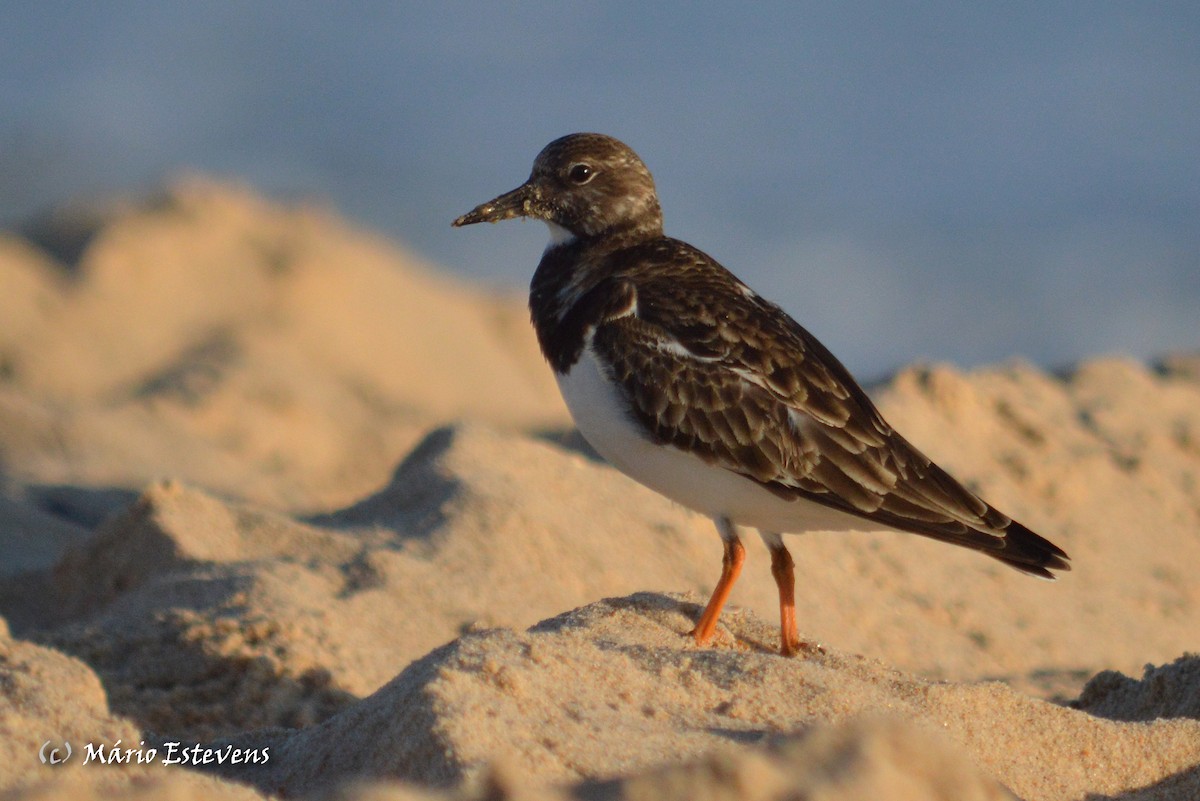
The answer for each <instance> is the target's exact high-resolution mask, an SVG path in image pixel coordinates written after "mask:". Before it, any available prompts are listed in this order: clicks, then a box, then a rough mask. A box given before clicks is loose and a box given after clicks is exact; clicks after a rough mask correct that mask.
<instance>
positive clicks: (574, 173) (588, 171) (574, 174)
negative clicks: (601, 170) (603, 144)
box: [567, 164, 596, 186]
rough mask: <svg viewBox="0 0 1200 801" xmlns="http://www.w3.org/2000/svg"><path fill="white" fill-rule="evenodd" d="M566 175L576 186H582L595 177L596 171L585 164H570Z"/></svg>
mask: <svg viewBox="0 0 1200 801" xmlns="http://www.w3.org/2000/svg"><path fill="white" fill-rule="evenodd" d="M567 177H568V178H570V179H571V183H573V184H575V185H576V186H583V185H584V184H586V183H587V182H588V181H590V180H592V179H593V178H595V177H596V171H595V170H593V169H592V168H591V166H589V165H587V164H572V165H571V169H570V170H569V171H568V172H567Z"/></svg>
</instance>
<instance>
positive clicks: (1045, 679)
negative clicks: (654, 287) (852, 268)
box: [0, 176, 1200, 799]
mask: <svg viewBox="0 0 1200 801" xmlns="http://www.w3.org/2000/svg"><path fill="white" fill-rule="evenodd" d="M28 234H29V235H28V236H27V237H22V236H19V235H17V234H7V235H4V236H0V282H2V283H3V285H4V286H5V288H6V290H9V291H8V293H7V294H6V295H5V297H4V298H3V299H0V306H2V307H3V311H4V313H3V314H0V490H2V492H0V615H2V616H3V617H2V618H0V619H6V620H7V625H6V627H5V628H4V629H3V631H2V632H0V633H2V634H3V637H0V727H3V731H4V732H5V733H6V735H7V736H6V741H5V744H4V745H3V750H2V751H0V792H5V791H8V792H11V793H14V794H15V795H13V796H12V797H16V798H26V797H27V798H51V797H62V796H64V795H70V796H72V797H77V798H87V797H91V795H94V796H95V797H122V796H123V797H128V798H150V797H175V798H191V797H230V798H233V797H238V798H250V797H262V796H263V795H264V794H266V795H271V794H274V793H278V792H285V793H286V794H287V795H288V796H290V797H295V796H302V797H303V796H309V797H347V798H350V797H362V798H463V799H466V798H496V797H507V798H526V799H535V798H631V799H632V798H664V799H674V798H679V799H683V798H701V797H711V798H729V799H758V798H762V799H768V798H786V797H795V795H796V794H797V793H807V794H808V795H807V796H805V797H811V798H829V799H844V798H858V797H868V796H870V797H879V796H881V795H883V794H886V795H887V797H891V798H899V799H903V798H943V797H944V798H1003V797H1009V796H1008V792H1009V791H1012V792H1015V793H1016V794H1017V795H1018V796H1019V797H1021V798H1027V799H1034V798H1037V799H1075V798H1085V797H1086V798H1115V797H1121V798H1137V799H1154V798H1162V799H1177V798H1179V799H1182V798H1192V797H1195V795H1196V794H1197V793H1198V792H1200V789H1198V785H1197V781H1198V780H1197V775H1198V774H1197V771H1198V770H1200V769H1198V768H1197V765H1200V753H1197V746H1196V744H1197V743H1198V742H1200V737H1198V736H1197V734H1200V732H1198V731H1197V729H1196V726H1197V723H1196V718H1197V711H1196V703H1195V699H1196V698H1197V697H1200V690H1198V689H1197V687H1198V684H1197V682H1200V672H1198V671H1197V669H1196V659H1197V658H1196V657H1195V656H1189V655H1187V652H1188V651H1194V650H1195V647H1196V646H1195V643H1196V642H1197V641H1198V640H1200V637H1198V636H1197V635H1200V629H1198V625H1200V624H1197V623H1196V621H1197V620H1200V615H1198V614H1197V613H1198V612H1200V609H1198V606H1200V586H1198V585H1197V584H1196V582H1195V581H1194V580H1192V574H1193V573H1194V571H1193V570H1192V569H1191V567H1190V566H1191V565H1194V564H1197V563H1200V356H1196V355H1189V354H1177V355H1174V356H1171V357H1168V358H1164V359H1163V360H1162V362H1161V363H1159V364H1155V365H1145V364H1140V363H1137V362H1133V361H1130V360H1126V359H1121V358H1116V357H1102V358H1096V359H1093V360H1089V361H1086V362H1083V363H1081V364H1079V365H1077V366H1075V367H1073V368H1071V369H1070V370H1067V371H1062V372H1060V373H1050V372H1047V371H1045V370H1042V369H1039V368H1037V367H1035V366H1032V365H1029V364H1025V363H1021V362H1019V361H1014V362H1011V363H1008V364H1004V365H999V366H994V367H987V368H981V369H978V370H973V371H967V372H964V371H960V370H957V369H955V368H952V367H948V366H940V365H934V366H914V367H910V368H906V369H905V370H902V371H901V372H899V373H898V374H897V375H896V376H894V377H892V378H890V379H889V380H888V381H886V382H884V383H882V384H881V385H880V386H878V387H875V388H873V389H872V394H873V396H874V397H876V398H877V400H878V401H879V403H880V406H881V408H882V409H883V411H884V414H885V416H887V417H888V418H889V420H891V421H892V422H893V423H894V424H895V425H896V426H897V427H898V428H899V429H900V430H901V431H903V432H904V433H905V435H906V436H907V437H908V438H909V439H910V440H912V441H913V442H914V443H916V444H917V445H918V446H919V447H920V448H921V449H922V450H924V451H926V452H927V453H928V454H929V455H930V456H932V457H933V458H934V459H935V460H937V461H938V462H939V463H941V464H943V465H944V466H946V467H947V468H949V469H950V470H951V471H952V472H954V473H955V474H956V475H958V476H959V477H960V478H962V479H963V480H965V481H967V482H968V483H969V485H970V486H972V487H974V488H976V489H977V490H979V491H980V492H981V494H983V495H984V496H985V497H987V498H988V499H989V500H990V501H992V502H993V503H995V504H996V505H997V506H999V507H1000V508H1001V509H1003V510H1004V511H1006V512H1008V513H1010V514H1012V515H1013V516H1014V517H1016V518H1018V519H1020V520H1022V521H1023V522H1025V523H1026V524H1027V525H1029V526H1031V527H1032V528H1034V529H1035V530H1037V531H1039V532H1040V533H1042V534H1043V535H1045V536H1047V537H1049V538H1050V539H1052V540H1054V541H1055V542H1057V543H1059V544H1060V545H1062V546H1063V547H1064V548H1065V549H1066V550H1067V551H1068V552H1069V553H1070V554H1071V556H1072V558H1073V564H1074V570H1073V571H1072V572H1071V573H1068V574H1066V575H1065V576H1063V578H1062V579H1061V580H1060V581H1058V582H1054V583H1047V582H1038V581H1033V580H1030V579H1028V578H1026V577H1023V576H1020V575H1018V574H1016V573H1015V572H1014V571H1011V570H1009V569H1007V568H1005V567H1004V566H1002V565H999V564H998V563H994V562H992V561H991V560H988V559H986V558H984V557H981V556H979V555H977V554H973V553H969V552H967V551H962V550H958V549H954V548H950V547H947V546H945V545H942V544H938V543H933V542H928V541H925V540H922V539H920V538H917V537H911V536H905V535H899V534H882V533H881V534H862V535H830V534H820V533H817V534H811V535H807V536H804V537H797V538H790V539H789V540H788V543H789V546H790V547H791V549H792V552H793V554H794V556H795V559H796V563H797V568H798V588H797V589H798V592H797V606H798V610H799V618H800V626H801V633H802V635H804V636H806V637H807V638H809V639H811V640H816V641H820V642H821V643H822V644H823V646H824V651H823V653H817V654H812V655H810V656H809V657H808V658H806V659H801V660H784V659H781V658H780V657H778V656H777V655H775V654H773V653H772V652H771V648H772V647H773V643H774V642H775V637H776V635H775V629H774V625H775V624H774V616H775V613H776V608H775V590H774V585H773V583H772V582H771V580H770V576H769V570H768V565H769V559H768V558H767V555H766V554H765V552H764V551H763V549H762V547H761V546H760V545H758V544H757V543H756V542H755V541H754V539H755V538H752V537H750V538H747V545H748V549H749V559H748V562H747V566H746V570H745V572H744V573H743V577H742V580H741V582H740V584H739V585H738V587H737V588H736V590H735V594H734V597H733V604H734V607H733V608H732V609H730V610H729V611H728V612H727V613H726V616H725V617H724V618H723V624H722V627H721V629H720V633H719V635H718V639H717V643H716V647H714V648H712V649H697V648H695V646H694V645H692V644H691V643H690V641H689V640H688V639H687V637H686V636H685V633H686V631H687V630H688V628H689V627H690V625H691V621H693V620H694V618H695V616H696V615H697V614H698V611H699V605H700V604H701V603H702V601H703V599H704V597H705V595H706V593H707V592H708V591H709V590H710V589H711V586H712V583H713V581H714V580H715V578H716V574H717V572H718V569H719V563H720V546H719V543H718V542H717V538H716V537H715V535H714V533H713V530H712V527H711V524H710V523H709V522H708V521H705V520H703V519H701V518H699V517H697V516H695V515H693V514H691V513H689V512H687V511H686V510H683V509H681V508H679V507H677V506H674V505H672V504H671V503H669V502H667V501H666V500H664V499H662V498H660V497H658V496H656V495H654V494H653V493H651V492H649V491H648V490H645V489H644V488H642V487H640V486H638V485H636V484H634V483H632V482H631V481H629V480H628V479H626V478H625V477H623V476H622V475H620V474H619V473H617V472H615V471H614V470H612V469H611V468H609V467H608V466H606V465H605V464H603V463H602V462H601V461H599V460H598V459H596V458H595V457H594V455H592V454H591V453H590V451H589V450H588V449H587V448H586V447H585V446H583V445H582V444H581V443H580V442H579V440H578V438H577V436H575V435H573V434H572V433H571V432H570V426H569V422H568V420H567V418H566V416H565V412H564V411H563V409H562V405H561V401H560V400H559V399H558V397H557V393H556V390H555V388H554V386H553V381H552V380H551V378H550V375H549V371H548V370H546V369H545V368H544V366H543V365H542V364H541V363H540V357H539V356H538V355H537V352H536V347H535V345H534V343H533V339H532V334H531V332H530V331H529V328H528V325H527V323H526V312H525V310H524V308H523V302H522V301H521V300H520V299H519V298H513V297H507V296H503V295H498V294H495V293H489V292H487V291H484V290H480V289H477V288H474V287H469V286H464V285H462V284H460V283H457V282H455V281H453V280H450V279H447V278H444V277H442V276H440V275H438V274H437V273H436V272H435V271H433V270H432V269H431V268H429V267H427V266H425V265H421V264H418V263H416V262H415V261H414V260H413V259H412V258H411V257H410V256H407V255H406V254H404V253H403V252H402V251H400V250H399V249H397V248H395V247H394V246H392V245H390V244H388V243H386V242H383V241H381V240H379V239H378V238H376V237H373V236H372V235H370V234H368V233H364V232H362V231H358V230H356V229H354V228H353V227H351V226H349V225H347V224H346V223H344V222H342V221H341V220H339V219H337V217H336V215H333V214H332V213H331V212H328V211H326V210H323V209H321V208H319V207H316V206H314V205H313V204H311V203H308V204H301V205H296V206H290V207H287V206H281V205H278V204H275V203H272V202H270V201H267V200H265V199H263V198H261V197H258V196H256V195H255V194H254V193H253V192H252V191H250V190H248V189H246V188H245V187H241V186H236V185H229V184H225V183H221V182H217V181H213V180H211V179H206V178H201V177H197V176H189V177H187V178H185V179H182V180H180V181H178V182H176V183H174V184H172V185H170V186H169V187H168V188H166V189H165V190H163V191H162V192H161V193H158V194H156V195H154V196H152V197H150V198H148V199H144V200H132V201H129V200H127V201H121V202H114V203H107V204H99V205H97V206H94V207H85V208H83V209H82V210H81V209H78V208H76V209H74V210H66V211H63V212H60V214H59V215H58V216H57V217H53V218H50V219H48V220H47V221H43V223H42V224H41V225H40V226H38V227H36V228H31V229H30V230H29V232H28ZM601 599H604V600H601ZM1138 677H1140V678H1138ZM1068 702H1069V703H1068ZM48 738H62V739H70V740H77V741H80V742H83V741H85V740H88V739H92V740H96V741H106V742H111V741H113V740H115V739H122V740H123V741H124V742H130V741H132V740H137V741H139V742H140V741H141V740H142V739H144V738H150V741H152V742H157V741H161V740H162V738H176V739H179V740H183V741H195V742H202V743H205V744H208V745H211V744H219V743H226V744H237V745H238V746H239V747H245V748H262V747H268V746H269V747H270V748H271V749H272V753H273V754H274V755H275V758H274V759H273V760H272V761H271V762H269V763H268V764H266V765H262V766H258V767H256V768H254V769H250V768H239V769H237V770H235V769H233V768H227V767H222V768H221V770H220V771H218V772H216V773H213V772H212V768H211V766H210V767H209V768H207V769H206V770H203V771H197V770H192V769H189V770H184V769H181V768H178V767H170V768H162V767H161V766H158V767H155V766H121V767H117V766H103V767H99V768H95V767H92V766H88V767H82V766H73V767H70V768H68V769H66V770H54V769H52V768H49V767H46V766H43V765H41V764H40V762H39V761H38V760H37V753H38V749H39V748H41V745H42V743H43V742H46V741H47V739H48ZM239 770H240V771H241V772H240V773H239V772H238V771H239ZM362 782H365V784H362ZM398 782H399V783H398ZM1004 787H1007V788H1008V790H1005V789H1003V788H1004ZM947 788H952V789H947ZM89 794H90V795H89Z"/></svg>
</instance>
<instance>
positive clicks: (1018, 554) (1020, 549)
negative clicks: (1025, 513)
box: [988, 520, 1071, 581]
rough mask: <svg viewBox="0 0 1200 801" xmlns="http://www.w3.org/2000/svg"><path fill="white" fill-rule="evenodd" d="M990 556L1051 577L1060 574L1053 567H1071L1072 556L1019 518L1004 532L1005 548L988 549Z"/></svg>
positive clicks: (1025, 571) (1024, 569)
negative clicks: (1000, 549) (1024, 524)
mask: <svg viewBox="0 0 1200 801" xmlns="http://www.w3.org/2000/svg"><path fill="white" fill-rule="evenodd" d="M988 556H991V557H994V558H996V559H999V560H1000V561H1001V562H1003V563H1004V564H1006V565H1008V566H1009V567H1012V568H1015V569H1017V570H1020V571H1021V572H1022V573H1027V574H1029V575H1031V576H1036V577H1037V578H1042V579H1048V580H1050V581H1054V580H1055V579H1056V578H1057V576H1055V575H1054V573H1053V572H1051V571H1054V570H1058V571H1062V572H1064V573H1065V572H1067V571H1069V570H1070V569H1071V557H1070V556H1067V552H1066V551H1064V550H1063V549H1062V548H1059V547H1058V546H1057V545H1055V544H1054V543H1052V542H1051V541H1050V540H1048V539H1046V538H1045V537H1041V536H1038V535H1037V534H1034V533H1033V532H1032V531H1030V530H1029V529H1027V528H1025V526H1023V525H1021V524H1020V523H1018V522H1016V521H1015V520H1014V521H1013V522H1012V523H1010V524H1009V526H1008V529H1007V530H1006V531H1005V533H1004V550H1002V551H988Z"/></svg>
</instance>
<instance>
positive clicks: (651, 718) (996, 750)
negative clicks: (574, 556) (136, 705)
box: [242, 594, 1200, 799]
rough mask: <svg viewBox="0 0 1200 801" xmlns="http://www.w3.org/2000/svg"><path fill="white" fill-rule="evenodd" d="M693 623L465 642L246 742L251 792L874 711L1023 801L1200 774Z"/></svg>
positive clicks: (1022, 714)
mask: <svg viewBox="0 0 1200 801" xmlns="http://www.w3.org/2000/svg"><path fill="white" fill-rule="evenodd" d="M698 611H699V610H698V608H696V607H695V606H694V605H692V604H690V603H681V602H680V600H679V599H677V598H675V597H668V596H661V595H650V594H642V595H636V596H632V597H629V598H619V599H609V600H607V601H602V602H599V603H596V604H592V605H589V606H587V607H584V608H582V609H579V610H576V611H575V612H571V613H569V614H566V615H563V616H561V617H558V618H554V619H552V620H549V621H546V622H544V623H542V624H540V625H539V626H537V627H535V628H534V629H532V630H530V631H528V632H526V633H523V634H521V633H517V632H513V631H510V630H503V629H498V630H492V631H487V632H481V633H478V634H475V635H471V636H468V637H464V638H463V639H461V640H458V641H456V642H455V643H453V644H452V645H450V646H447V647H445V648H442V649H439V650H437V651H435V652H433V653H432V654H430V655H429V656H428V657H425V658H424V659H421V660H419V661H418V662H416V663H414V664H413V665H412V666H411V667H410V668H408V669H407V670H405V671H404V673H402V674H401V675H400V676H398V677H397V678H396V679H395V680H394V681H392V682H391V683H389V684H388V685H387V686H385V687H384V688H383V689H381V690H380V691H379V692H378V693H376V694H375V695H373V696H371V697H370V698H368V699H366V700H364V701H363V702H361V703H359V704H357V705H355V706H354V707H351V708H350V709H347V710H346V711H344V712H342V713H341V714H339V715H337V716H336V717H334V718H331V719H330V720H328V721H326V722H325V723H323V724H321V725H318V726H313V727H311V728H308V729H306V730H304V731H300V732H293V733H280V734H266V735H259V736H257V737H255V736H251V737H250V738H248V741H247V742H246V743H243V744H252V745H254V746H255V747H262V746H263V745H264V744H269V745H270V746H271V750H272V752H273V753H277V754H278V757H277V758H276V759H273V760H272V762H271V764H270V765H268V766H263V767H264V769H262V770H261V771H260V770H259V769H258V768H255V769H253V770H252V771H251V772H250V773H248V774H242V775H243V778H245V777H247V776H253V781H255V782H256V783H261V786H264V787H265V788H267V789H270V790H282V791H284V792H295V791H296V790H298V789H300V788H311V787H313V786H315V785H317V784H320V783H324V782H331V781H337V780H338V779H340V778H345V777H349V776H360V775H364V774H365V775H374V776H378V775H396V776H399V777H402V778H407V779H415V780H417V781H420V782H422V783H433V784H445V783H452V782H456V781H459V780H461V779H463V778H465V777H468V776H470V775H471V774H473V773H477V772H478V771H479V770H480V769H481V768H482V767H483V766H484V765H486V764H487V763H488V762H489V761H491V760H495V759H500V760H501V761H503V762H504V763H505V764H507V765H508V766H509V767H510V768H511V769H513V770H516V771H517V772H519V773H520V774H521V775H524V776H531V777H534V778H536V779H542V780H546V781H563V780H571V779H579V778H588V779H599V778H607V777H612V776H620V775H626V774H629V773H631V772H634V771H639V770H643V769H645V768H647V767H650V766H654V765H658V764H661V763H663V762H667V761H674V760H678V759H691V758H695V757H698V756H699V755H701V754H705V753H711V752H714V751H721V750H726V749H730V748H734V747H741V746H744V745H745V744H747V743H755V742H759V741H761V740H763V739H764V738H767V737H770V736H771V735H773V734H776V733H780V732H788V731H795V730H797V729H803V728H804V727H806V726H809V725H813V724H817V723H821V724H825V723H841V722H843V721H847V720H851V719H854V718H856V717H860V716H862V715H864V714H871V713H877V712H882V711H886V712H887V713H889V714H891V715H899V716H902V717H904V718H905V719H907V720H910V721H913V722H915V724H916V725H917V726H918V727H919V728H921V729H924V730H926V731H929V732H933V731H937V732H941V733H943V734H945V735H946V736H948V737H949V738H950V739H952V740H955V741H957V742H958V743H959V744H960V745H961V746H962V747H963V748H965V749H966V751H967V752H968V753H969V754H970V755H971V758H972V760H973V761H974V762H975V763H976V764H977V765H979V766H980V768H982V769H983V770H984V771H986V772H988V773H990V774H991V775H994V776H995V777H997V778H998V779H999V780H1000V781H1001V782H1003V783H1004V784H1006V785H1007V786H1008V787H1010V788H1011V789H1012V790H1013V791H1015V792H1016V793H1017V794H1018V795H1020V796H1021V797H1023V798H1027V799H1034V798H1076V797H1082V796H1083V795H1084V794H1085V793H1094V794H1104V795H1114V794H1116V793H1119V792H1126V791H1129V790H1134V789H1138V788H1144V787H1147V786H1149V785H1152V784H1154V783H1157V782H1161V781H1163V780H1165V779H1168V778H1170V777H1172V776H1174V775H1175V774H1177V773H1179V772H1180V771H1184V770H1187V769H1188V768H1190V767H1191V766H1194V765H1196V764H1197V763H1198V762H1200V721H1195V720H1189V721H1182V720H1180V721H1158V722H1155V723H1152V724H1132V723H1116V722H1113V721H1109V720H1102V719H1098V718H1095V717H1092V716H1090V715H1087V714H1085V713H1083V712H1079V711H1075V710H1071V709H1065V708H1063V707H1059V706H1056V705H1054V704H1049V703H1047V702H1044V701H1037V700H1034V699H1032V698H1029V697H1027V696H1024V695H1021V694H1019V693H1016V692H1014V691H1013V690H1011V689H1009V688H1008V687H1006V686H1004V685H1002V684H999V683H987V684H938V683H931V682H929V681H926V680H923V679H918V678H915V677H913V676H911V675H907V674H904V673H901V672H899V671H896V670H893V669H891V668H888V667H886V666H885V665H883V664H882V663H879V662H876V661H873V660H868V659H864V658H862V657H860V656H856V655H851V654H845V653H842V652H837V651H833V650H832V649H827V650H826V652H824V653H819V654H812V655H809V656H808V657H806V658H803V659H785V658H783V657H780V656H778V655H776V654H774V653H773V652H772V650H773V646H774V640H775V636H776V632H775V629H774V627H773V626H770V625H768V624H766V623H764V622H763V621H761V620H759V619H757V618H756V617H754V616H752V615H750V614H744V615H739V616H736V617H734V618H733V619H732V620H731V621H730V632H729V634H730V636H729V638H728V639H727V640H726V641H725V642H723V643H722V646H723V647H718V648H715V649H697V648H696V647H695V646H694V644H693V643H691V641H690V640H689V639H688V638H687V636H686V635H687V632H688V630H689V628H690V626H691V619H692V615H694V614H695V613H697V612H698ZM1049 765H1053V766H1055V769H1054V770H1053V771H1048V770H1047V766H1049ZM914 772H916V771H915V770H914ZM1192 787H1193V790H1194V791H1197V792H1200V777H1195V776H1194V777H1193V782H1192Z"/></svg>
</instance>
